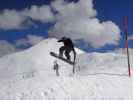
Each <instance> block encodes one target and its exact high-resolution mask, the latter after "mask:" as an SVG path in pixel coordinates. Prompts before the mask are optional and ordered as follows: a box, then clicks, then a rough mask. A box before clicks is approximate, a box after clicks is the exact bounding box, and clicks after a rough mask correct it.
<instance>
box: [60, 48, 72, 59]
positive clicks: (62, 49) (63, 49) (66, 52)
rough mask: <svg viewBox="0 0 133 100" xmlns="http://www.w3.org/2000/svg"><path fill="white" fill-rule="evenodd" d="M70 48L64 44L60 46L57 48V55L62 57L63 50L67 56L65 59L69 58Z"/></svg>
mask: <svg viewBox="0 0 133 100" xmlns="http://www.w3.org/2000/svg"><path fill="white" fill-rule="evenodd" d="M71 50H72V49H71V48H69V47H65V46H62V47H61V48H60V49H59V56H60V57H62V56H63V53H64V52H65V56H66V58H67V60H71V56H70V55H69V54H70V52H71Z"/></svg>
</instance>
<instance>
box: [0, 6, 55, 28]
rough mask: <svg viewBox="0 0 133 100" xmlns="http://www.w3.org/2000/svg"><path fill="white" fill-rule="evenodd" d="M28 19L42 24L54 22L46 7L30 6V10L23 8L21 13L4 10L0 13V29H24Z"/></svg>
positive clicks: (48, 8)
mask: <svg viewBox="0 0 133 100" xmlns="http://www.w3.org/2000/svg"><path fill="white" fill-rule="evenodd" d="M29 18H31V19H32V20H37V21H40V22H43V23H45V22H51V21H54V15H53V13H52V12H51V9H50V7H49V6H46V5H43V6H32V7H31V8H30V9H28V8H25V9H24V10H21V11H16V10H10V9H6V10H4V11H2V13H0V29H4V30H8V29H20V28H24V26H25V25H24V24H28V23H27V22H28V20H29Z"/></svg>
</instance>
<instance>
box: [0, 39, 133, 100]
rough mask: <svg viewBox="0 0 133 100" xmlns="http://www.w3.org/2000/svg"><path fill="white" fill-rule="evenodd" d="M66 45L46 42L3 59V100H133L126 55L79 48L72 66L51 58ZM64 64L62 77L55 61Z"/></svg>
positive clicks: (0, 93)
mask: <svg viewBox="0 0 133 100" xmlns="http://www.w3.org/2000/svg"><path fill="white" fill-rule="evenodd" d="M61 45H62V44H59V43H57V40H56V39H46V40H44V41H42V42H40V43H39V44H37V45H36V46H34V47H32V48H30V49H28V50H26V51H23V52H19V53H15V54H12V55H8V56H5V57H3V58H1V59H0V88H1V89H0V100H133V95H132V93H133V77H130V78H129V77H128V76H127V75H128V73H127V60H126V55H123V54H118V53H88V54H87V53H85V52H83V51H82V50H79V49H76V50H77V53H78V56H77V60H76V63H77V64H76V66H75V67H76V74H75V75H72V66H71V65H69V64H67V63H65V62H63V61H61V60H58V59H56V58H54V57H52V56H50V55H49V52H50V51H54V52H58V49H59V47H60V46H61ZM55 60H57V62H58V64H59V65H60V68H59V72H60V76H59V77H57V76H56V74H55V72H54V70H53V62H54V61H55Z"/></svg>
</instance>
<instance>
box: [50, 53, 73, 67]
mask: <svg viewBox="0 0 133 100" xmlns="http://www.w3.org/2000/svg"><path fill="white" fill-rule="evenodd" d="M50 55H51V56H53V57H56V58H58V59H60V60H62V61H64V62H66V63H68V64H70V65H74V62H72V61H70V60H67V59H65V58H63V57H59V54H57V53H54V52H50Z"/></svg>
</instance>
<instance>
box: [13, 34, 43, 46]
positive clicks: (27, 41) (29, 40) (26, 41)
mask: <svg viewBox="0 0 133 100" xmlns="http://www.w3.org/2000/svg"><path fill="white" fill-rule="evenodd" d="M43 39H44V38H43V37H42V36H36V35H27V37H26V38H22V39H19V40H17V41H16V46H28V45H32V46H33V45H36V44H37V43H39V42H40V41H42V40H43Z"/></svg>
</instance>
